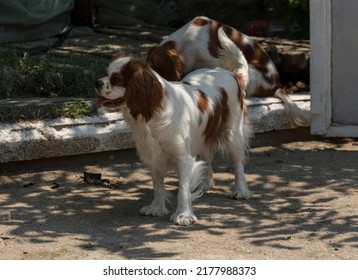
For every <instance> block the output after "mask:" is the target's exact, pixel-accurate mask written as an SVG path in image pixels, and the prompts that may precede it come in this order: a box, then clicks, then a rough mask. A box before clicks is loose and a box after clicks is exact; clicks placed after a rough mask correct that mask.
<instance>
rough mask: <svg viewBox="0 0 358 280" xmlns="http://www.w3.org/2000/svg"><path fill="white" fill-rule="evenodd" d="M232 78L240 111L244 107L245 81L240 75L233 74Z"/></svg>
mask: <svg viewBox="0 0 358 280" xmlns="http://www.w3.org/2000/svg"><path fill="white" fill-rule="evenodd" d="M234 78H235V79H236V82H237V85H238V90H237V98H238V100H239V103H240V108H241V109H242V108H243V106H244V90H243V89H244V88H245V81H244V78H243V77H242V76H241V75H240V74H234Z"/></svg>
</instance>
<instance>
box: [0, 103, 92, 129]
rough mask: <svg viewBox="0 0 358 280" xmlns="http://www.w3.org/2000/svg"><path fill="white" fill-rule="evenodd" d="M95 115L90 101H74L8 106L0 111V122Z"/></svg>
mask: <svg viewBox="0 0 358 280" xmlns="http://www.w3.org/2000/svg"><path fill="white" fill-rule="evenodd" d="M93 115H95V111H94V110H93V108H92V103H91V102H90V101H85V100H84V99H73V100H71V101H68V102H63V103H57V104H46V105H41V104H38V105H29V106H10V105H9V106H6V107H2V108H1V110H0V122H7V123H14V122H24V121H40V120H46V119H55V118H71V119H76V118H82V117H86V116H93Z"/></svg>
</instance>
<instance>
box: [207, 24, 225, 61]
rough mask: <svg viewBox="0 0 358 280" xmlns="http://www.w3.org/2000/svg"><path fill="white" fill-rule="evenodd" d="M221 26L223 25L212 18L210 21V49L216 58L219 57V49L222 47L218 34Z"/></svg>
mask: <svg viewBox="0 0 358 280" xmlns="http://www.w3.org/2000/svg"><path fill="white" fill-rule="evenodd" d="M220 26H222V24H220V23H219V22H217V21H215V20H212V21H211V22H210V30H209V45H208V49H209V53H210V54H211V56H213V57H215V58H218V57H219V53H218V49H219V48H221V45H220V41H219V36H218V30H219V28H220Z"/></svg>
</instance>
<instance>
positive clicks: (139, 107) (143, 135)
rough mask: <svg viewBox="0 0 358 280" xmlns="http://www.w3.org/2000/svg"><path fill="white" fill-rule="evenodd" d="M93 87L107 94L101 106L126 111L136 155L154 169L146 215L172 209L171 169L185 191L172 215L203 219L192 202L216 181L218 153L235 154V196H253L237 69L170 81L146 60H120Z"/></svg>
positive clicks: (185, 220)
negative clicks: (168, 186) (169, 206)
mask: <svg viewBox="0 0 358 280" xmlns="http://www.w3.org/2000/svg"><path fill="white" fill-rule="evenodd" d="M242 58H243V56H242ZM242 64H243V65H245V64H246V60H245V59H242ZM243 67H244V68H245V66H243ZM246 68H247V65H246ZM95 86H96V90H97V93H98V94H99V95H100V96H101V97H102V98H100V99H99V100H98V101H97V103H96V105H97V106H106V107H112V108H120V109H121V111H122V112H123V115H124V118H125V120H126V121H127V122H128V124H129V125H130V126H131V129H132V136H133V139H134V142H135V144H136V148H137V151H138V154H139V156H140V158H141V159H142V161H143V162H144V163H146V164H147V165H148V166H149V168H150V170H151V175H152V179H153V187H154V199H153V201H152V203H151V204H150V205H148V206H144V207H143V208H142V209H141V210H140V213H141V214H143V215H150V216H163V215H166V214H168V212H169V211H168V209H167V208H166V200H167V198H168V195H167V192H166V190H165V185H164V176H165V175H166V173H167V171H168V169H173V170H176V171H177V173H178V175H179V191H178V196H177V208H176V211H175V212H174V214H173V215H172V216H171V220H173V221H174V222H175V223H176V224H179V225H189V224H191V223H194V222H195V221H197V218H196V216H195V215H194V212H193V209H192V200H193V199H195V198H197V197H200V196H201V195H202V194H203V193H204V192H205V190H206V189H207V188H208V187H210V185H211V184H212V173H213V172H212V169H211V161H212V159H213V156H214V153H215V152H216V151H220V152H223V153H227V154H228V155H229V156H230V157H231V159H232V162H233V165H234V172H235V186H234V191H233V194H232V197H233V198H235V199H249V198H250V197H251V193H250V191H249V189H248V187H247V185H246V181H245V175H244V162H245V156H246V150H247V146H248V140H249V137H250V135H251V130H250V127H249V126H248V124H247V122H246V121H245V115H246V114H245V104H244V100H243V94H244V92H243V89H242V88H241V86H242V82H241V81H240V79H239V78H238V77H237V76H235V75H234V74H233V73H231V72H229V71H227V70H224V69H221V68H216V69H199V70H196V71H194V72H192V73H190V74H189V75H187V76H186V77H185V78H184V79H183V81H182V82H168V81H167V80H165V79H164V78H162V77H161V76H160V75H158V74H157V73H156V72H155V71H154V70H152V69H151V67H150V66H149V65H148V64H147V63H145V62H143V61H140V60H136V59H132V58H129V57H125V58H116V59H114V60H113V61H112V62H111V63H110V65H109V67H108V75H107V76H106V77H104V78H101V79H99V80H97V81H96V85H95ZM198 158H200V160H198Z"/></svg>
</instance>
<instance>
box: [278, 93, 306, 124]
mask: <svg viewBox="0 0 358 280" xmlns="http://www.w3.org/2000/svg"><path fill="white" fill-rule="evenodd" d="M275 97H277V98H279V99H281V100H282V101H283V104H284V107H285V110H286V114H287V117H288V118H289V119H290V121H291V122H293V123H294V124H296V125H298V126H307V125H309V123H310V119H311V113H310V112H309V111H308V110H304V109H301V108H300V107H298V106H297V104H295V103H294V102H293V100H292V99H291V97H290V96H289V94H288V93H287V92H286V91H285V90H283V89H278V90H276V92H275Z"/></svg>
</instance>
